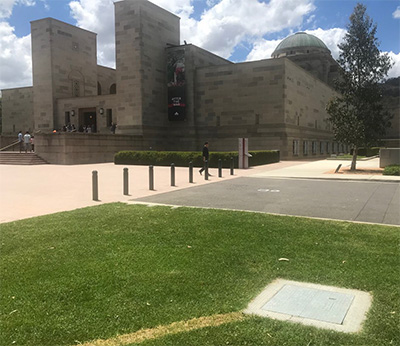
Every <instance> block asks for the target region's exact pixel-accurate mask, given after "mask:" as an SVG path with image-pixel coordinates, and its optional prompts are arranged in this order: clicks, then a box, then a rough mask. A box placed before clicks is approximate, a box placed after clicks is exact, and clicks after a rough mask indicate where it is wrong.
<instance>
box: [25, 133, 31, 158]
mask: <svg viewBox="0 0 400 346" xmlns="http://www.w3.org/2000/svg"><path fill="white" fill-rule="evenodd" d="M24 144H25V153H27V152H28V149H29V146H30V144H31V135H30V134H29V132H28V131H26V133H25V135H24Z"/></svg>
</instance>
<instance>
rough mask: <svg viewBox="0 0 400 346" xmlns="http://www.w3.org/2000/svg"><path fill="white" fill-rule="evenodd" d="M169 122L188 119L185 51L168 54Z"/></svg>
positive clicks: (180, 50) (172, 51)
mask: <svg viewBox="0 0 400 346" xmlns="http://www.w3.org/2000/svg"><path fill="white" fill-rule="evenodd" d="M167 64H168V65H167V73H168V120H170V121H182V120H185V118H186V80H185V50H184V49H183V48H182V49H177V50H170V51H169V52H168V59H167Z"/></svg>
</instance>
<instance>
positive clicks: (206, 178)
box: [204, 160, 208, 180]
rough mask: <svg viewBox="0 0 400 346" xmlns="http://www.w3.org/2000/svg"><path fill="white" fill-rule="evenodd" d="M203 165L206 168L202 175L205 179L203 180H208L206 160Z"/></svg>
mask: <svg viewBox="0 0 400 346" xmlns="http://www.w3.org/2000/svg"><path fill="white" fill-rule="evenodd" d="M204 164H205V166H206V169H205V173H204V179H205V180H208V160H206V161H205V162H204Z"/></svg>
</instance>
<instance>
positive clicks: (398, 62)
mask: <svg viewBox="0 0 400 346" xmlns="http://www.w3.org/2000/svg"><path fill="white" fill-rule="evenodd" d="M388 54H389V56H390V58H391V59H392V62H393V63H394V65H393V66H392V68H391V69H390V70H389V73H388V77H389V78H394V77H400V53H398V54H396V53H393V52H388Z"/></svg>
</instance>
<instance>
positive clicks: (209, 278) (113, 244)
mask: <svg viewBox="0 0 400 346" xmlns="http://www.w3.org/2000/svg"><path fill="white" fill-rule="evenodd" d="M399 243H400V229H399V228H397V227H389V226H378V225H368V224H353V223H348V222H335V221H323V220H311V219H306V218H294V217H282V216H273V215H265V214H260V213H247V212H237V211H224V210H210V209H191V208H176V209H174V208H169V207H147V206H140V205H139V206H133V205H126V204H120V203H116V204H108V205H100V206H97V207H91V208H84V209H79V210H75V211H71V212H65V213H58V214H53V215H49V216H43V217H37V218H32V219H28V220H21V221H18V222H11V223H6V224H2V225H1V289H0V294H1V326H0V329H1V330H0V345H2V346H6V345H35V346H44V345H50V346H55V345H75V344H79V343H83V342H87V341H90V340H95V339H99V338H101V339H108V338H112V337H114V336H116V335H118V334H126V333H133V332H135V331H138V330H140V329H144V328H154V327H156V326H159V325H168V324H171V323H173V322H176V321H183V320H188V319H192V318H196V317H202V316H211V315H214V314H223V313H229V312H235V311H240V310H242V309H244V308H245V307H246V306H247V304H248V303H249V302H250V301H251V300H252V299H253V298H255V297H256V296H257V295H258V294H259V293H260V292H261V291H262V289H263V288H264V287H265V286H266V285H267V284H268V283H270V282H271V281H272V280H274V279H275V278H278V277H279V278H285V279H290V280H299V281H305V282H312V283H319V284H323V285H334V286H339V287H346V288H353V289H360V290H363V291H369V292H371V293H372V295H373V304H372V308H371V310H370V312H369V314H368V319H367V321H366V323H365V326H364V329H363V331H362V332H361V333H358V334H343V333H338V332H333V331H329V330H321V329H316V328H313V327H306V326H303V325H298V324H293V323H288V322H282V321H275V320H271V319H267V318H260V317H249V318H246V319H244V320H243V321H238V322H231V323H228V324H225V325H221V326H218V327H207V328H203V329H199V330H195V331H190V332H183V333H179V334H176V335H167V336H165V337H163V338H161V339H155V340H148V341H145V342H143V343H142V344H143V345H175V346H176V345H199V346H200V345H202V346H203V345H227V344H230V345H254V346H260V345H296V346H297V345H309V346H311V345H400V330H399V314H400V309H399V307H400V293H399V287H400V275H399V268H400V267H399V265H400V260H399V258H400V256H399ZM281 257H285V258H288V259H289V261H279V258H281Z"/></svg>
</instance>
